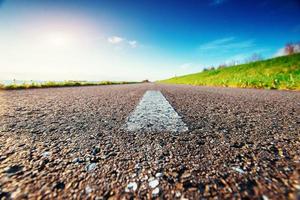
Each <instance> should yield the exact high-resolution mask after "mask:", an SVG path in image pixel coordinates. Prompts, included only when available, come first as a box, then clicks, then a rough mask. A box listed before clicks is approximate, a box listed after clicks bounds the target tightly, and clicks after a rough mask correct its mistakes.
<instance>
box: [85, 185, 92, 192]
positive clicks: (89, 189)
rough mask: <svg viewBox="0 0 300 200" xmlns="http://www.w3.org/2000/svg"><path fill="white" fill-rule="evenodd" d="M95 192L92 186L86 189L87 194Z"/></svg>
mask: <svg viewBox="0 0 300 200" xmlns="http://www.w3.org/2000/svg"><path fill="white" fill-rule="evenodd" d="M92 191H93V189H92V188H91V187H90V186H86V187H85V193H87V194H89V193H91V192H92Z"/></svg>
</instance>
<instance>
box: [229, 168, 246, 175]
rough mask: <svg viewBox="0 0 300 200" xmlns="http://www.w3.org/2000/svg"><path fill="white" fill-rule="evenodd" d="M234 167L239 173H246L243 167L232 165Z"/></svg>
mask: <svg viewBox="0 0 300 200" xmlns="http://www.w3.org/2000/svg"><path fill="white" fill-rule="evenodd" d="M232 169H233V170H235V171H237V172H239V173H241V174H244V173H245V171H244V170H242V169H241V168H239V167H232Z"/></svg>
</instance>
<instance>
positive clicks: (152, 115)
mask: <svg viewBox="0 0 300 200" xmlns="http://www.w3.org/2000/svg"><path fill="white" fill-rule="evenodd" d="M125 129H127V130H128V131H151V132H153V131H155V132H159V131H168V132H185V131H187V130H188V127H187V126H186V124H185V123H184V122H183V121H182V120H181V117H180V116H179V115H178V114H177V112H176V111H175V110H174V108H173V107H172V106H171V105H170V103H169V102H168V101H167V100H166V98H165V97H164V96H163V94H162V93H161V92H160V91H153V90H149V91H147V92H146V93H145V94H144V96H143V98H142V100H141V101H140V102H139V104H138V105H137V107H136V109H135V110H134V111H133V112H132V113H131V114H130V115H129V116H128V118H127V122H126V124H125Z"/></svg>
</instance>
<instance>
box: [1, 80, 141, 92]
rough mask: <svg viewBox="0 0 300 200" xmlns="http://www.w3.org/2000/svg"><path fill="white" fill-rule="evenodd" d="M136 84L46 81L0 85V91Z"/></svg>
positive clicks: (122, 82)
mask: <svg viewBox="0 0 300 200" xmlns="http://www.w3.org/2000/svg"><path fill="white" fill-rule="evenodd" d="M133 83H138V82H126V81H120V82H111V81H101V82H88V81H62V82H56V81H47V82H42V83H37V82H28V83H21V84H17V83H12V84H8V85H5V84H0V90H18V89H31V88H51V87H74V86H97V85H119V84H133Z"/></svg>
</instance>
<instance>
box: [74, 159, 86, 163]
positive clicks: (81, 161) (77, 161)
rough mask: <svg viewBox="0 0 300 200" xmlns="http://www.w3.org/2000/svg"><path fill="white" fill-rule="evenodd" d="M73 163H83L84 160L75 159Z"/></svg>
mask: <svg viewBox="0 0 300 200" xmlns="http://www.w3.org/2000/svg"><path fill="white" fill-rule="evenodd" d="M72 162H73V163H83V162H84V160H83V159H81V158H74V159H73V160H72Z"/></svg>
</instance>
